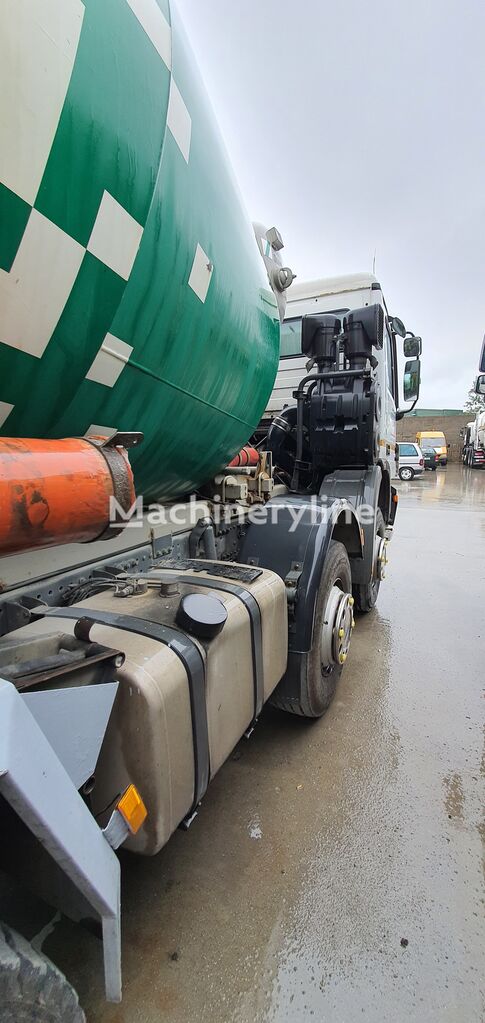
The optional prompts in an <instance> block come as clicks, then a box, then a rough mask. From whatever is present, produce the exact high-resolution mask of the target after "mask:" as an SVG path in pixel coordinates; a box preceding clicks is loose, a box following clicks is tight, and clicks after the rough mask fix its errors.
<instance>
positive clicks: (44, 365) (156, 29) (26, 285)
mask: <svg viewBox="0 0 485 1023" xmlns="http://www.w3.org/2000/svg"><path fill="white" fill-rule="evenodd" d="M0 27H1V31H0V40H1V42H0V49H1V60H0V76H1V89H0V97H1V99H0V103H1V117H0V225H1V234H0V434H1V436H0V579H1V593H0V823H1V835H2V840H1V843H0V866H1V868H2V870H4V871H6V872H8V873H9V874H11V875H12V876H13V877H14V878H15V879H16V883H23V884H25V885H26V886H27V887H28V888H35V889H36V891H37V892H39V893H40V895H41V896H42V897H43V898H45V900H46V901H47V902H48V903H49V904H50V905H52V906H55V907H57V908H60V909H61V910H62V911H63V912H65V913H66V914H68V915H69V916H71V917H72V918H73V919H74V920H78V921H81V920H82V921H91V922H92V921H95V922H96V925H97V926H98V927H100V934H101V936H102V940H103V949H104V970H105V986H106V996H107V998H108V999H109V1000H112V1001H119V1000H120V998H121V967H120V962H121V960H120V941H121V937H120V935H121V930H120V919H121V916H120V863H119V859H118V857H117V855H116V850H117V849H119V848H120V847H121V846H123V847H124V848H126V849H128V850H131V851H132V852H134V853H138V854H141V855H145V856H150V855H154V854H155V853H157V852H158V850H160V848H161V847H162V846H163V845H164V844H165V843H166V842H167V841H168V839H169V838H170V835H171V834H172V833H173V832H174V830H175V829H176V828H178V827H182V828H185V829H187V828H188V827H189V825H190V823H191V822H192V821H193V819H194V817H195V815H196V814H197V813H198V812H199V811H200V808H201V804H202V801H203V797H204V793H205V792H206V790H207V787H208V784H209V782H210V780H211V779H212V778H213V777H214V775H215V774H216V772H217V771H218V770H219V768H220V767H221V765H222V764H223V763H224V761H225V759H226V758H227V757H228V755H229V754H230V752H231V750H232V749H233V748H234V746H235V744H236V743H237V742H238V740H239V739H240V738H241V736H242V735H243V734H246V735H247V736H250V734H251V732H252V730H253V729H254V727H255V726H256V723H257V721H258V718H259V716H260V714H261V710H262V708H263V705H264V704H265V702H266V701H268V700H272V702H273V703H274V704H276V706H278V707H280V708H283V709H284V710H287V711H289V712H292V713H295V714H299V715H302V716H306V717H314V718H315V717H319V716H320V715H322V714H323V712H324V711H325V710H326V708H327V706H328V704H329V702H330V700H331V698H332V696H333V693H334V691H335V687H336V684H337V682H338V679H339V676H340V673H341V671H342V668H343V665H344V663H345V660H346V658H347V656H348V654H349V649H350V643H351V637H352V629H353V625H354V609H355V607H357V608H359V609H360V611H362V612H366V611H369V610H370V609H371V608H372V607H373V606H374V604H375V601H376V598H377V593H378V589H379V585H380V581H381V579H382V577H383V575H384V572H385V564H386V561H387V542H388V539H389V537H390V534H391V531H392V526H393V523H394V518H395V514H396V504H397V495H396V492H395V490H394V488H393V487H392V485H391V475H392V473H393V469H394V467H395V457H396V446H395V421H396V417H397V416H399V415H401V414H403V413H402V410H399V393H398V365H397V342H396V338H397V337H398V336H402V337H404V338H405V341H404V350H405V354H406V355H407V356H408V357H409V361H408V362H407V363H406V367H405V374H404V399H405V400H408V401H411V400H415V399H416V397H417V392H418V390H419V354H420V342H419V339H416V338H414V337H412V338H410V337H405V335H406V331H405V329H404V327H403V324H402V322H401V321H400V320H398V319H397V318H395V317H394V318H393V317H391V316H390V315H388V312H387V309H386V307H385V304H384V302H383V299H382V292H381V291H380V289H379V287H376V288H374V286H373V285H372V287H371V289H370V291H369V295H370V298H367V299H366V300H365V302H363V303H362V306H361V307H360V308H352V309H350V310H348V311H347V312H344V313H343V314H342V315H338V314H335V313H331V312H330V313H329V312H326V311H325V310H324V311H323V312H322V311H313V312H310V313H309V314H307V315H304V316H303V318H302V324H301V348H302V353H303V354H304V356H305V357H306V359H307V366H306V371H305V373H304V375H303V377H302V380H301V381H300V382H299V383H298V386H297V387H296V389H295V391H294V396H293V399H294V400H293V404H291V405H290V406H289V407H288V408H287V409H285V410H282V412H281V414H280V415H279V416H278V417H276V418H275V420H274V422H273V423H272V426H271V429H270V431H269V433H268V436H267V437H265V439H264V443H263V444H258V446H255V445H254V442H253V443H252V444H251V443H249V441H250V438H251V436H252V435H253V433H254V431H255V429H256V428H257V425H258V423H259V421H260V418H261V415H262V413H263V411H264V408H265V406H266V403H267V400H268V397H269V395H270V392H271V389H272V386H273V382H274V379H275V375H276V370H277V366H278V356H279V324H280V320H281V319H282V317H283V314H284V308H285V292H286V289H287V287H288V286H289V285H290V284H291V280H292V277H293V274H292V272H291V271H290V270H289V269H288V268H287V267H285V266H284V265H283V260H282V248H283V242H282V239H281V236H280V234H279V232H278V231H277V230H276V229H275V228H271V229H269V230H267V229H266V228H265V227H264V226H262V225H256V226H255V228H254V229H253V228H252V227H251V225H250V224H249V223H248V221H247V218H246V215H245V213H244V211H243V209H242V207H241V203H240V200H239V195H238V191H237V187H236V186H235V184H234V181H233V178H232V174H231V171H230V169H229V168H228V163H227V159H226V156H225V153H224V149H223V146H222V144H221V140H220V138H219V135H218V132H217V128H216V126H215V124H214V121H213V118H212V115H211V112H210V109H209V107H208V105H207V101H206V99H205V94H204V90H203V87H202V85H201V83H200V81H199V78H198V75H197V72H196V69H195V65H194V60H193V57H192V55H191V53H190V50H189V49H188V47H187V44H186V42H185V39H184V35H183V30H182V27H181V25H180V24H179V19H178V16H177V11H176V9H174V8H173V7H172V6H171V5H170V4H169V0H103V3H99V2H98V0H48V2H46V3H43V4H38V3H36V2H35V0H16V2H15V3H6V4H4V5H3V8H2V13H1V26H0ZM13 923H14V921H12V920H11V919H8V920H7V921H6V922H5V923H4V924H3V925H1V926H0V1005H1V1006H2V1009H1V1012H2V1013H3V1015H2V1020H8V1021H10V1020H15V1019H18V1018H22V1019H23V1020H25V1021H28V1020H37V1021H41V1020H44V1021H47V1020H48V1021H49V1023H53V1021H58V1020H59V1021H60V1020H62V1023H70V1021H80V1020H82V1019H83V1018H84V1017H83V1013H82V1010H81V1008H80V1007H79V1004H78V1000H77V997H76V994H75V992H74V991H73V989H72V988H71V987H70V986H69V984H68V983H67V981H66V979H65V978H64V977H63V976H62V975H61V974H60V972H59V971H58V970H57V969H56V967H55V966H54V965H53V964H52V963H49V962H48V961H47V960H46V959H45V958H44V957H43V956H42V955H41V954H40V953H38V952H36V951H35V950H34V949H33V948H32V947H31V946H30V945H29V944H28V943H27V942H26V940H25V939H24V938H23V937H22V936H21V935H20V934H19V933H18V931H16V930H15V929H13Z"/></svg>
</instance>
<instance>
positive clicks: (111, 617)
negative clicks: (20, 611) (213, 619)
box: [41, 606, 210, 816]
mask: <svg viewBox="0 0 485 1023" xmlns="http://www.w3.org/2000/svg"><path fill="white" fill-rule="evenodd" d="M41 612H42V615H43V616H45V617H49V618H72V619H74V620H76V621H79V620H80V619H88V620H89V621H90V622H91V623H92V624H93V625H107V626H109V628H111V629H124V630H125V631H126V632H134V633H136V634H137V635H139V636H146V637H147V639H155V640H157V642H158V643H164V644H165V646H168V647H169V648H170V650H173V652H174V654H176V655H177V657H178V658H179V659H180V660H181V661H182V664H183V666H184V668H185V671H186V672H187V679H188V683H189V694H190V712H191V717H192V735H193V743H194V801H193V804H192V808H191V810H190V812H189V816H193V814H194V813H195V811H196V809H197V806H198V805H199V803H200V801H201V799H202V797H203V796H204V794H205V792H206V791H207V786H208V784H209V776H210V761H209V730H208V725H207V706H206V698H205V661H204V658H203V656H202V654H201V652H200V650H199V647H198V646H197V644H196V643H195V642H194V640H193V639H191V638H190V636H187V635H186V634H185V633H184V632H179V630H178V629H173V628H171V627H170V626H168V625H162V624H161V623H160V622H151V621H148V620H147V619H145V618H134V617H132V616H131V615H126V614H116V613H114V612H111V611H98V610H97V608H91V607H79V606H77V607H75V606H73V607H53V608H48V609H46V608H44V607H42V609H41ZM86 624H87V623H86Z"/></svg>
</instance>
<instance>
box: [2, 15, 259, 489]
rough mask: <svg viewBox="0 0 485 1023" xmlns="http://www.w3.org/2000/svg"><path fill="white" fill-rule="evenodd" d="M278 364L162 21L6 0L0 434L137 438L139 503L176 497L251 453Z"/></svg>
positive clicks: (243, 248)
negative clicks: (129, 434)
mask: <svg viewBox="0 0 485 1023" xmlns="http://www.w3.org/2000/svg"><path fill="white" fill-rule="evenodd" d="M278 352H279V318H278V310H277V303H276V299H275V296H274V294H273V291H272V290H271V287H270V286H269V283H268V276H267V273H266V269H265V265H264V263H263V259H262V258H261V254H260V252H259V251H258V246H257V244H256V241H255V237H254V233H253V229H252V227H251V224H250V223H249V221H248V218H247V215H246V213H245V211H244V209H243V207H242V204H241V201H240V198H239V194H238V190H237V186H236V185H235V183H234V180H233V176H232V171H231V169H230V167H229V165H228V161H227V157H226V154H225V150H224V147H223V144H222V142H221V139H220V136H219V133H218V129H217V126H216V124H215V121H214V118H213V115H212V112H211V110H210V107H209V104H208V101H207V98H206V96H205V92H204V87H203V85H202V83H201V81H200V78H199V75H198V73H197V69H196V67H195V64H194V59H193V56H192V53H191V51H190V48H189V47H188V46H187V43H186V40H185V37H184V33H183V29H182V26H181V25H180V20H179V17H178V15H177V11H176V8H175V7H174V6H172V5H170V4H169V2H168V0H102V2H100V0H45V2H43V3H42V4H39V3H38V2H37V0H6V2H5V3H4V4H3V6H2V13H1V15H0V433H1V434H2V435H3V436H6V437H37V438H59V437H68V436H82V435H84V434H85V433H86V432H88V431H89V430H90V429H91V428H92V427H93V426H95V427H98V428H99V427H102V428H103V430H114V429H117V430H120V431H134V430H136V431H143V433H144V435H145V439H144V442H143V444H142V445H141V447H140V448H139V449H138V450H136V451H134V452H133V453H132V454H131V455H130V460H131V461H132V464H133V469H134V473H135V483H136V489H137V493H138V494H142V495H143V496H144V497H145V498H148V499H164V498H170V497H174V496H177V495H180V494H183V493H186V492H188V491H190V490H192V489H194V488H195V487H196V486H197V485H198V484H199V483H201V482H202V481H204V480H205V479H207V478H209V477H210V476H211V475H213V474H214V473H215V472H216V471H217V470H218V469H220V468H221V467H222V466H223V465H225V464H226V463H227V462H228V461H229V460H230V459H231V457H232V456H233V455H234V454H235V453H236V452H237V451H238V450H239V449H240V448H241V447H242V445H243V444H244V442H245V441H246V440H247V439H248V438H249V436H250V434H251V433H252V431H253V429H254V428H255V426H256V425H257V423H258V421H259V419H260V416H261V414H262V412H263V410H264V408H265V405H266V401H267V399H268V396H269V394H270V392H271V388H272V385H273V381H274V378H275V374H276V369H277V364H278ZM98 432H100V431H99V430H98Z"/></svg>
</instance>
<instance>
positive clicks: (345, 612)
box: [320, 586, 355, 668]
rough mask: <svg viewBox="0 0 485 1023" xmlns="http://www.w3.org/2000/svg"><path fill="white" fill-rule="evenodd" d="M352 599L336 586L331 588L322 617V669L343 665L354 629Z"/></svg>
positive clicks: (350, 595)
mask: <svg viewBox="0 0 485 1023" xmlns="http://www.w3.org/2000/svg"><path fill="white" fill-rule="evenodd" d="M353 606H354V598H353V596H352V594H351V593H344V592H343V591H342V590H341V589H339V587H338V586H332V589H331V590H330V593H329V597H328V601H327V606H326V608H325V613H324V616H323V624H322V636H321V643H320V656H321V662H322V665H323V666H324V667H328V668H332V667H333V666H334V665H335V664H337V665H341V664H344V663H345V661H346V660H347V655H348V652H349V648H350V641H351V639H352V630H353V628H354V625H355V622H354V614H353Z"/></svg>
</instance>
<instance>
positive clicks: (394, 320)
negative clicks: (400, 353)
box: [389, 316, 406, 337]
mask: <svg viewBox="0 0 485 1023" xmlns="http://www.w3.org/2000/svg"><path fill="white" fill-rule="evenodd" d="M389 325H390V328H391V330H392V333H393V334H399V337H406V328H405V326H404V323H403V322H402V320H400V319H399V316H391V317H390V320H389Z"/></svg>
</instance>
